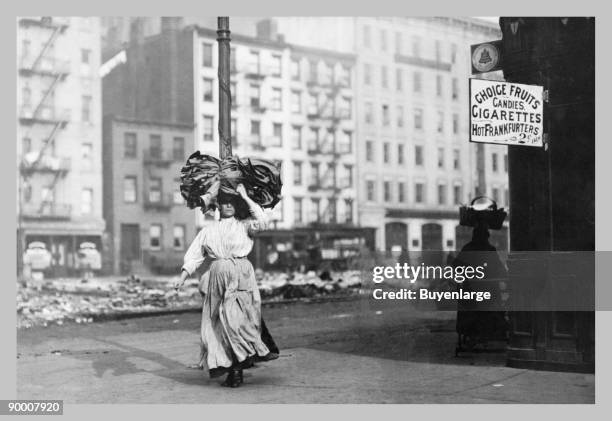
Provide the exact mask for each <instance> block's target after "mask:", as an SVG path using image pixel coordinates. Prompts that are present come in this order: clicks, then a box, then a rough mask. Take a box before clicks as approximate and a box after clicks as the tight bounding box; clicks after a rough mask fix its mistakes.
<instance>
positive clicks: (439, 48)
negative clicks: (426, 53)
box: [436, 40, 442, 62]
mask: <svg viewBox="0 0 612 421" xmlns="http://www.w3.org/2000/svg"><path fill="white" fill-rule="evenodd" d="M441 58H442V43H441V42H440V40H436V61H437V62H440V59H441Z"/></svg>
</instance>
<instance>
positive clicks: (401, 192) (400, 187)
mask: <svg viewBox="0 0 612 421" xmlns="http://www.w3.org/2000/svg"><path fill="white" fill-rule="evenodd" d="M397 201H398V202H400V203H405V202H406V183H404V182H403V181H400V182H399V183H397Z"/></svg>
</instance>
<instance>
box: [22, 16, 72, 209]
mask: <svg viewBox="0 0 612 421" xmlns="http://www.w3.org/2000/svg"><path fill="white" fill-rule="evenodd" d="M19 23H20V25H22V26H25V27H38V28H43V29H48V30H49V31H50V35H49V38H48V39H47V40H46V41H45V43H44V45H43V47H42V49H41V50H40V51H39V53H38V54H37V55H36V56H35V57H34V56H30V55H29V54H27V55H24V56H23V57H22V58H21V60H20V63H19V73H20V75H21V76H23V77H24V78H32V77H34V76H39V77H40V79H39V80H40V81H41V82H42V83H43V84H46V85H47V87H46V89H45V91H44V92H43V95H42V98H41V99H40V101H39V102H38V103H37V104H36V106H35V107H32V106H31V104H30V103H27V104H25V103H24V104H22V107H21V110H20V113H19V121H20V123H21V125H22V126H24V127H27V129H26V130H27V131H26V134H25V136H24V137H26V138H29V137H30V133H31V132H32V131H33V130H34V128H37V127H40V126H43V127H49V126H50V127H51V129H50V131H49V133H48V135H47V136H46V137H45V139H44V140H43V143H42V145H41V146H40V149H39V150H37V151H36V150H35V151H32V152H29V153H27V154H25V155H24V156H22V161H21V164H20V170H21V174H22V176H23V179H24V181H27V180H29V179H30V178H31V177H33V176H34V174H36V173H47V174H52V175H53V178H52V181H51V183H50V184H49V185H48V187H49V191H50V192H53V191H54V189H55V186H56V185H57V182H58V181H59V179H60V178H62V177H64V176H65V175H66V174H67V172H68V171H69V170H70V160H69V159H67V158H59V157H56V156H53V155H51V154H47V153H46V152H47V150H48V149H49V148H50V147H52V146H53V145H54V142H55V140H56V138H57V136H58V134H59V133H60V131H61V130H62V129H64V128H65V126H66V125H67V123H68V121H69V119H70V116H69V113H68V112H67V111H65V110H62V111H58V110H57V109H56V108H55V104H54V103H53V102H54V93H55V91H56V88H57V87H58V86H59V85H60V84H61V83H62V82H63V81H64V80H65V78H66V76H67V75H68V74H69V72H70V63H69V62H61V61H58V60H55V58H54V57H53V54H52V53H51V50H52V48H53V45H54V43H55V41H56V40H57V38H58V37H59V36H60V35H61V34H62V33H64V31H65V30H66V28H67V27H68V25H67V23H66V22H65V21H64V20H62V19H61V18H49V17H36V18H22V19H20V22H19ZM28 102H29V101H28ZM23 214H24V216H25V217H33V218H41V217H45V218H48V217H51V218H60V219H64V218H69V217H70V206H68V205H61V204H57V203H55V200H54V194H52V193H50V194H49V196H48V197H43V199H42V201H41V203H40V205H36V206H35V207H34V208H26V209H24V211H23Z"/></svg>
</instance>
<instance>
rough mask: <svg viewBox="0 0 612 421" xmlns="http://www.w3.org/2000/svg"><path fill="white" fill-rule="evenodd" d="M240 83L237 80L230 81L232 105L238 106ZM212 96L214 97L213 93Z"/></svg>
mask: <svg viewBox="0 0 612 421" xmlns="http://www.w3.org/2000/svg"><path fill="white" fill-rule="evenodd" d="M237 91H238V85H237V84H236V82H230V99H231V101H232V106H238V100H237V99H236V98H237V97H238V92H237ZM211 98H212V94H211Z"/></svg>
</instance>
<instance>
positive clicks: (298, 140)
mask: <svg viewBox="0 0 612 421" xmlns="http://www.w3.org/2000/svg"><path fill="white" fill-rule="evenodd" d="M291 145H292V147H293V149H302V127H301V126H292V127H291Z"/></svg>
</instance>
